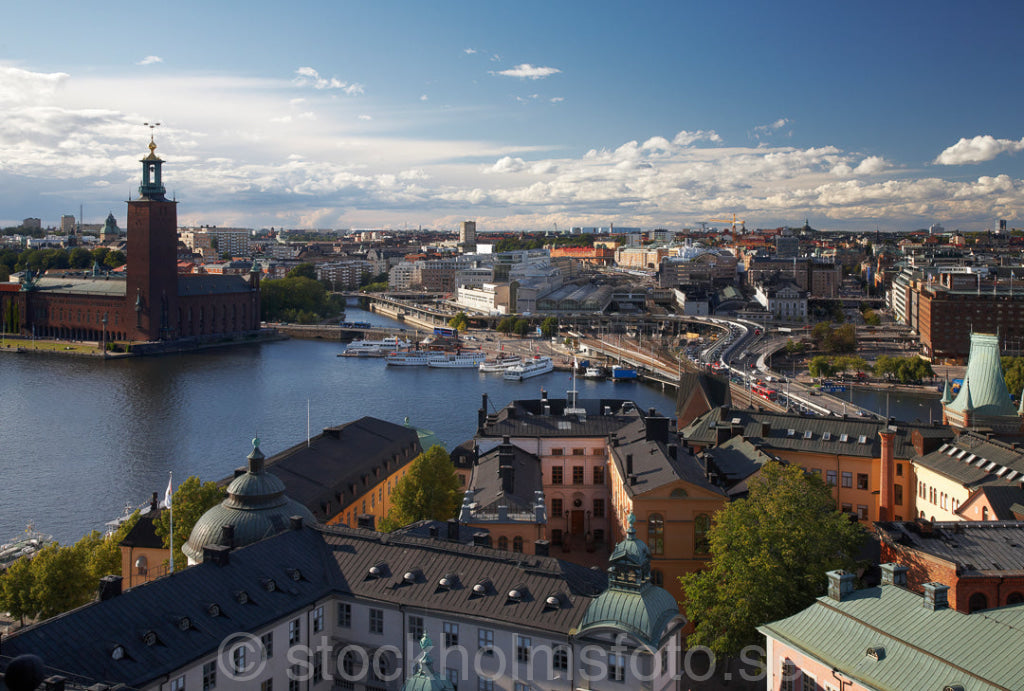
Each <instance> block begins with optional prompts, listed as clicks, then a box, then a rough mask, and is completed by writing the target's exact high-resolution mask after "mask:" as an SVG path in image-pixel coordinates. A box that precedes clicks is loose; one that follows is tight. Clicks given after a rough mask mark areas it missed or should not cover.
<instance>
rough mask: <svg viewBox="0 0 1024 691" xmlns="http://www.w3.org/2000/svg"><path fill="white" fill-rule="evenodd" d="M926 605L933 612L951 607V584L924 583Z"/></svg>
mask: <svg viewBox="0 0 1024 691" xmlns="http://www.w3.org/2000/svg"><path fill="white" fill-rule="evenodd" d="M923 587H924V606H925V609H929V610H931V611H933V612H935V611H937V610H940V609H946V608H947V607H949V597H948V596H949V586H948V585H943V584H942V583H934V582H932V583H925V584H924V586H923Z"/></svg>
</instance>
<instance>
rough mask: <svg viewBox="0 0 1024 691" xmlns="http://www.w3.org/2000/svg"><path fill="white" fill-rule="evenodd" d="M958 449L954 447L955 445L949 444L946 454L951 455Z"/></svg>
mask: <svg viewBox="0 0 1024 691" xmlns="http://www.w3.org/2000/svg"><path fill="white" fill-rule="evenodd" d="M959 450H960V449H958V448H956V447H955V446H951V447H949V451H947V452H946V455H947V456H952V455H953V454H955V453H956V452H957V451H959Z"/></svg>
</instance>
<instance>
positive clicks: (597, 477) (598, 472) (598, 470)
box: [594, 465, 604, 485]
mask: <svg viewBox="0 0 1024 691" xmlns="http://www.w3.org/2000/svg"><path fill="white" fill-rule="evenodd" d="M594 484H595V485H603V484H604V466H603V465H595V466H594Z"/></svg>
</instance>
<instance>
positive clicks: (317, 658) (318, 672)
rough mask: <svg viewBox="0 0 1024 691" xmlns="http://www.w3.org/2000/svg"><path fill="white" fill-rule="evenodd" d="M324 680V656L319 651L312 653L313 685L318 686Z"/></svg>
mask: <svg viewBox="0 0 1024 691" xmlns="http://www.w3.org/2000/svg"><path fill="white" fill-rule="evenodd" d="M323 680H324V654H323V652H321V651H319V650H318V651H317V652H315V653H313V683H314V684H319V683H320V682H321V681H323Z"/></svg>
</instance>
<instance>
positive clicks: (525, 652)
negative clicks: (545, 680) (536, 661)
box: [516, 635, 531, 663]
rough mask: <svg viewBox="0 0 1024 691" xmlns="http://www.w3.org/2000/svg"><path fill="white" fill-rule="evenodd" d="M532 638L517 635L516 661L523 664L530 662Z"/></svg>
mask: <svg viewBox="0 0 1024 691" xmlns="http://www.w3.org/2000/svg"><path fill="white" fill-rule="evenodd" d="M530 645H531V642H530V637H529V636H519V635H516V660H518V661H519V662H522V663H528V662H529V661H530Z"/></svg>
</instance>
